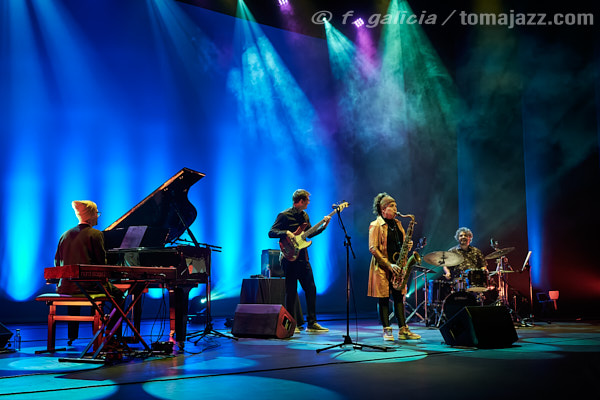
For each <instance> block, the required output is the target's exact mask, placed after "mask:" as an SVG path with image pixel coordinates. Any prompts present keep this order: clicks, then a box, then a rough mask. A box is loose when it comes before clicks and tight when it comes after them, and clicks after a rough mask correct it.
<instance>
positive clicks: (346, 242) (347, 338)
mask: <svg viewBox="0 0 600 400" xmlns="http://www.w3.org/2000/svg"><path fill="white" fill-rule="evenodd" d="M337 215H338V220H339V223H340V226H341V227H342V230H343V231H344V246H345V247H346V335H345V336H344V341H343V342H342V343H338V344H334V345H331V346H327V347H324V348H322V349H317V353H320V352H322V351H325V350H329V349H333V348H334V347H343V346H346V345H352V347H353V348H355V349H358V350H362V349H363V347H368V348H371V349H375V350H382V351H388V350H389V348H388V347H385V346H372V345H367V344H362V343H358V342H353V341H352V338H351V337H350V250H352V257H353V258H356V255H355V254H354V250H353V249H352V244H351V243H350V236H348V232H347V231H346V227H345V226H344V221H342V217H341V215H340V210H339V208H338V210H337Z"/></svg>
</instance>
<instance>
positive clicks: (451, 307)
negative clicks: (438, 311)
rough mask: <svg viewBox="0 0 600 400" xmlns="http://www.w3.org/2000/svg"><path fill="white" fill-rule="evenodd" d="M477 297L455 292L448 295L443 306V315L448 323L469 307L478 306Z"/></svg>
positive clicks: (467, 293) (471, 294)
mask: <svg viewBox="0 0 600 400" xmlns="http://www.w3.org/2000/svg"><path fill="white" fill-rule="evenodd" d="M477 305H478V303H477V297H475V295H474V294H473V293H469V292H454V293H451V294H450V295H448V297H446V299H445V300H444V304H443V306H442V313H443V314H444V316H445V317H446V321H447V320H449V319H450V318H452V317H453V316H454V315H456V313H458V312H459V311H460V310H462V309H463V308H465V307H467V306H477Z"/></svg>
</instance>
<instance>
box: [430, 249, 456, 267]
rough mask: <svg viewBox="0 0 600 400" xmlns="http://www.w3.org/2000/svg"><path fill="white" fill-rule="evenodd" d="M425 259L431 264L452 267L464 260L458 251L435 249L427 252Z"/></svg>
mask: <svg viewBox="0 0 600 400" xmlns="http://www.w3.org/2000/svg"><path fill="white" fill-rule="evenodd" d="M423 259H424V260H425V261H426V262H427V263H428V264H431V265H445V266H447V267H452V266H454V265H458V264H460V263H461V262H463V260H464V258H463V256H461V255H460V254H458V253H454V252H451V251H434V252H432V253H429V254H426V255H425V256H424V257H423Z"/></svg>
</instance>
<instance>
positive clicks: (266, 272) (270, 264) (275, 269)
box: [260, 249, 285, 278]
mask: <svg viewBox="0 0 600 400" xmlns="http://www.w3.org/2000/svg"><path fill="white" fill-rule="evenodd" d="M279 253H280V251H279V250H273V249H269V250H263V251H262V254H261V257H260V273H261V274H262V276H266V277H271V278H283V277H284V276H285V274H284V272H283V268H281V264H280V263H279Z"/></svg>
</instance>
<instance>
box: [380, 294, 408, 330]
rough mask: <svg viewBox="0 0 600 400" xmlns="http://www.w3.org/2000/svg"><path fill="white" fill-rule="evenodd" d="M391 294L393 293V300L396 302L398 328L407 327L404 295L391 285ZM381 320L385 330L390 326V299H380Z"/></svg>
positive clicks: (395, 310)
mask: <svg viewBox="0 0 600 400" xmlns="http://www.w3.org/2000/svg"><path fill="white" fill-rule="evenodd" d="M390 292H391V293H392V299H393V300H394V315H396V320H397V321H398V327H400V328H402V327H403V326H404V325H406V318H405V317H404V295H403V294H402V292H401V291H399V290H396V289H394V288H393V287H392V285H391V284H390ZM379 320H380V321H381V324H382V325H383V327H384V328H386V327H388V326H390V299H389V297H380V298H379Z"/></svg>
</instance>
